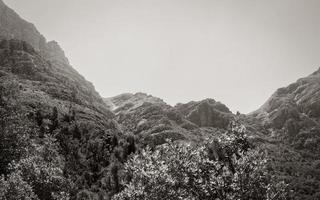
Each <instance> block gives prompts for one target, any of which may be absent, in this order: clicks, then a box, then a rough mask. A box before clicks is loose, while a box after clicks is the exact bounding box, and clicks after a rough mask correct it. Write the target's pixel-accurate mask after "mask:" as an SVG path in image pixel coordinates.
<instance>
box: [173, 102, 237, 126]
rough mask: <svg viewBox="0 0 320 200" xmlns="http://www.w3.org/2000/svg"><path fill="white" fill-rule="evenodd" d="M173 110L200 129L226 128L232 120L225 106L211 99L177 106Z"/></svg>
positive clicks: (231, 115)
mask: <svg viewBox="0 0 320 200" xmlns="http://www.w3.org/2000/svg"><path fill="white" fill-rule="evenodd" d="M175 108H176V109H177V110H178V111H179V112H180V113H182V114H183V115H184V116H186V118H187V119H188V120H189V121H191V122H193V123H195V124H197V125H198V126H200V127H216V128H227V126H228V125H229V123H230V121H231V120H232V118H233V114H232V113H231V112H230V110H229V108H227V106H225V105H224V104H222V103H220V102H216V101H215V100H213V99H205V100H203V101H200V102H194V101H192V102H189V103H187V104H178V105H176V106H175Z"/></svg>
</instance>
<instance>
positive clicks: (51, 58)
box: [0, 0, 320, 199]
mask: <svg viewBox="0 0 320 200" xmlns="http://www.w3.org/2000/svg"><path fill="white" fill-rule="evenodd" d="M0 94H1V96H0V97H1V98H0V100H1V102H0V108H1V110H0V111H1V112H0V114H1V118H2V119H1V124H2V132H0V133H1V134H3V135H4V134H6V133H7V132H8V131H7V130H12V129H10V128H11V127H12V126H11V125H10V126H9V125H8V124H11V121H10V119H15V120H16V121H15V123H16V124H15V126H14V127H26V126H27V127H29V128H32V130H35V132H36V133H37V134H38V135H37V134H35V135H32V134H31V133H30V134H29V135H28V138H29V139H28V140H30V142H33V143H37V144H38V143H39V145H40V146H41V145H44V144H45V143H44V141H43V140H44V139H43V138H44V136H43V134H45V135H50V137H53V138H54V139H55V141H56V143H57V146H58V147H57V150H56V151H57V155H58V157H59V158H61V160H63V165H62V166H63V167H62V170H63V175H61V176H62V177H63V178H66V179H71V180H72V182H74V183H75V184H74V185H73V188H72V190H73V194H72V195H74V198H75V197H78V196H79V195H81V194H83V193H90V195H92V198H93V199H94V198H99V197H100V196H105V195H107V196H109V197H110V196H112V195H113V194H114V193H116V192H118V191H119V188H118V187H119V186H118V185H117V183H116V180H117V177H116V176H115V174H114V173H118V172H117V168H116V166H117V165H116V164H115V163H117V162H115V161H114V160H115V158H117V159H118V160H121V159H123V160H125V158H126V156H127V155H128V154H130V153H132V152H134V151H135V150H134V148H133V146H134V145H135V146H137V147H139V148H140V147H144V146H146V145H149V146H156V145H160V144H162V143H164V142H166V139H172V140H176V141H181V142H184V141H191V142H201V141H204V140H206V139H208V138H211V137H214V136H215V135H217V134H219V133H221V131H224V130H225V129H226V128H227V127H228V125H229V123H230V122H231V121H234V120H236V121H240V122H241V123H243V124H244V125H245V126H246V127H247V130H248V134H249V135H250V137H251V139H252V141H254V142H255V144H256V145H258V146H259V147H260V148H261V149H264V150H266V151H267V152H268V153H269V155H270V157H271V164H270V168H271V169H272V170H274V174H275V175H277V176H279V177H282V178H283V179H284V180H286V181H287V182H288V183H290V185H291V188H292V190H294V193H295V195H296V197H297V199H319V198H320V126H319V123H320V70H318V71H316V72H314V73H313V74H311V75H310V76H308V77H305V78H301V79H299V80H298V81H297V82H295V83H293V84H290V85H289V86H288V87H284V88H280V89H278V90H277V91H276V92H275V93H274V94H273V95H272V96H271V97H270V98H269V99H268V100H267V101H266V103H265V104H264V105H262V106H261V107H260V108H259V109H257V110H256V111H254V112H252V113H250V114H248V115H243V114H240V113H237V114H234V113H232V112H231V111H230V110H229V109H228V107H227V106H226V105H224V104H223V103H221V102H219V101H216V100H214V99H204V100H202V101H192V102H189V103H186V104H177V105H175V106H170V105H168V104H166V103H165V102H164V101H163V100H162V99H160V98H158V97H153V96H151V95H148V94H144V93H136V94H130V93H126V94H121V95H118V96H115V97H109V98H102V97H101V96H100V95H99V94H98V92H97V91H96V90H95V88H94V86H93V85H92V83H90V82H88V81H87V80H86V79H85V78H84V77H83V76H81V75H80V74H79V73H78V72H77V71H76V70H75V69H74V68H73V67H72V66H71V65H70V64H69V62H68V59H67V58H66V57H65V55H64V52H63V50H62V49H61V48H60V46H59V45H58V43H57V42H55V41H51V42H47V41H46V39H45V38H44V36H42V35H41V34H40V33H39V32H38V30H37V29H36V28H35V26H34V25H33V24H31V23H29V22H27V21H25V20H23V19H21V18H20V17H19V15H18V14H16V13H15V12H14V11H13V10H12V9H10V8H8V7H7V6H6V5H5V4H4V3H3V2H2V1H1V0H0ZM248 98H250V97H248ZM13 110H14V111H13ZM17 113H20V114H23V115H17ZM26 124H27V125H26ZM13 130H17V131H16V132H17V134H20V132H19V131H22V130H20V128H14V129H13ZM21 134H22V133H21ZM30 138H31V139H30ZM132 138H134V140H133V139H132ZM12 142H13V143H15V142H16V141H15V140H13V141H12ZM1 145H5V143H4V144H1ZM1 145H0V154H1V151H2V152H4V153H2V155H0V159H2V162H1V164H0V172H1V174H2V175H8V174H10V173H11V172H10V169H9V163H10V162H12V161H13V160H16V161H17V160H19V159H20V158H21V157H22V156H23V155H22V154H20V153H19V154H18V153H17V152H15V150H12V151H13V152H11V150H10V152H7V149H5V148H4V147H2V146H1ZM1 148H3V149H1ZM17 149H18V150H19V151H20V150H21V151H22V150H23V149H19V148H18V147H17ZM119 149H121V152H122V153H121V155H120V154H119V151H120V150H119ZM18 150H17V151H18ZM8 153H10V155H12V157H9V158H5V157H6V155H8ZM114 170H116V172H114ZM30 184H31V183H30ZM37 187H38V186H37ZM42 189H43V188H42ZM106 191H110V192H109V193H106ZM35 193H36V195H38V196H39V198H40V199H52V198H51V196H50V195H51V193H49V190H48V193H45V192H44V193H43V194H42V193H41V191H40V189H39V190H35Z"/></svg>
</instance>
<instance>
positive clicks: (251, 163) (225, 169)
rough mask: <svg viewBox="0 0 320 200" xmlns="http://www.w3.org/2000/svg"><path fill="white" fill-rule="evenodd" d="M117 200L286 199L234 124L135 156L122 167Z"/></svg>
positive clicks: (282, 186) (283, 188)
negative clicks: (199, 140) (214, 135)
mask: <svg viewBox="0 0 320 200" xmlns="http://www.w3.org/2000/svg"><path fill="white" fill-rule="evenodd" d="M124 169H125V170H124V174H125V175H124V176H123V184H124V186H125V189H124V190H123V191H122V192H120V193H119V194H117V195H116V196H115V197H114V198H113V199H114V200H123V199H128V200H129V199H130V200H132V199H137V200H138V199H208V200H209V199H224V200H227V199H230V200H231V199H268V200H269V199H270V200H271V199H274V200H275V199H289V197H288V191H287V189H286V185H285V184H284V183H283V182H276V181H275V179H274V178H273V177H272V176H271V175H269V174H268V171H267V160H266V159H265V158H264V157H263V154H262V153H258V152H257V151H253V150H252V149H251V145H250V144H249V142H248V141H247V138H246V136H245V134H244V132H243V129H242V128H241V127H240V128H239V127H237V126H234V127H233V128H232V129H231V130H230V131H227V132H226V133H225V134H222V135H221V136H220V137H219V138H218V139H216V140H210V141H209V142H207V143H205V144H202V145H192V144H184V143H174V142H170V141H169V142H168V143H166V144H163V145H161V146H158V147H157V148H156V149H155V150H154V151H152V150H150V149H149V148H147V149H145V150H142V151H141V153H139V154H135V155H134V156H133V157H132V158H131V159H129V161H128V162H127V163H126V164H125V167H124Z"/></svg>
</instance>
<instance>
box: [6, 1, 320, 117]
mask: <svg viewBox="0 0 320 200" xmlns="http://www.w3.org/2000/svg"><path fill="white" fill-rule="evenodd" d="M4 1H5V2H6V3H7V5H9V6H10V7H11V8H13V9H14V10H16V11H17V12H18V13H19V14H20V16H22V17H23V18H25V19H26V20H28V21H30V22H32V23H34V24H35V25H36V26H37V28H38V29H39V31H40V32H41V33H42V34H43V35H44V36H45V37H46V38H47V39H48V40H56V41H58V42H59V44H60V45H61V46H62V48H63V49H64V50H65V52H66V55H67V56H68V58H69V60H70V62H71V64H72V65H73V66H74V68H75V69H77V70H78V71H79V72H80V73H81V74H82V75H84V76H85V77H86V78H87V79H88V80H89V81H91V82H93V83H94V85H95V87H96V89H97V90H98V91H99V93H100V94H101V95H102V96H104V97H108V96H114V95H117V94H120V93H124V92H138V91H142V92H146V93H149V94H152V95H154V96H158V97H161V98H163V99H164V100H165V101H167V102H168V103H170V104H175V103H177V102H188V101H190V100H200V99H203V98H214V99H216V100H219V101H221V102H223V103H225V104H226V105H227V106H228V107H229V108H230V109H231V110H232V111H236V110H239V111H241V112H243V113H246V112H250V111H253V110H255V109H257V108H258V107H259V106H260V105H261V104H262V103H264V102H265V101H266V100H267V98H268V97H269V96H270V95H271V94H272V93H273V92H274V91H275V90H276V89H277V88H279V87H282V86H286V85H287V84H289V83H291V82H293V81H295V80H296V79H298V78H300V77H303V76H306V75H308V74H311V73H312V72H313V71H315V70H316V69H317V68H318V67H320V0H4Z"/></svg>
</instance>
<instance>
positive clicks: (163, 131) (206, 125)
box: [105, 93, 234, 146]
mask: <svg viewBox="0 0 320 200" xmlns="http://www.w3.org/2000/svg"><path fill="white" fill-rule="evenodd" d="M105 102H106V104H107V105H109V107H110V108H113V112H114V113H115V114H116V120H117V122H118V123H119V124H120V125H121V127H122V128H123V131H124V132H130V133H132V134H134V135H136V136H137V137H138V138H139V139H138V141H140V142H141V143H142V145H149V146H150V145H151V146H153V145H159V144H162V143H164V142H165V140H166V139H172V140H179V141H194V142H199V141H203V140H205V138H208V137H212V136H213V135H214V134H218V133H219V131H221V130H223V129H226V128H227V126H228V124H229V121H231V119H232V118H233V116H234V115H233V114H232V113H231V112H230V111H229V109H228V108H227V107H226V106H225V105H223V104H222V103H220V102H216V101H215V100H213V99H207V100H203V101H200V102H194V101H193V102H189V103H187V104H178V105H176V106H174V107H173V106H170V105H168V104H166V103H165V102H164V101H163V100H162V99H160V98H157V97H153V96H151V95H148V94H145V93H136V94H129V93H126V94H121V95H118V96H115V97H110V98H105Z"/></svg>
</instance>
